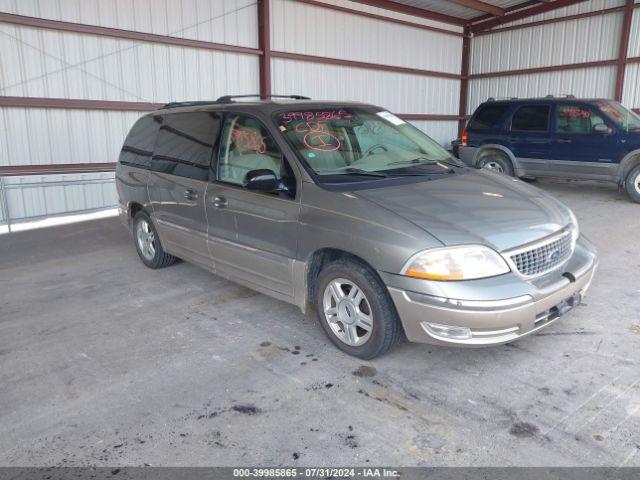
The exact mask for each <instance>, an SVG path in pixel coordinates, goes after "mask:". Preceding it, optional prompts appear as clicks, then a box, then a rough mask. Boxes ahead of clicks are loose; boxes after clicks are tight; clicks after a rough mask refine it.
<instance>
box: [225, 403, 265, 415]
mask: <svg viewBox="0 0 640 480" xmlns="http://www.w3.org/2000/svg"><path fill="white" fill-rule="evenodd" d="M231 410H233V411H234V412H238V413H242V414H243V415H258V414H259V413H262V410H260V409H259V408H258V407H255V406H253V405H234V406H233V407H231Z"/></svg>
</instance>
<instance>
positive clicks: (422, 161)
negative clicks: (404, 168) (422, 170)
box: [387, 157, 460, 167]
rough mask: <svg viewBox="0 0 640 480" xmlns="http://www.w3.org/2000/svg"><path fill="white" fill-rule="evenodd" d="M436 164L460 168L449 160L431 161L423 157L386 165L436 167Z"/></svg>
mask: <svg viewBox="0 0 640 480" xmlns="http://www.w3.org/2000/svg"><path fill="white" fill-rule="evenodd" d="M438 163H444V164H445V165H451V166H452V167H460V165H458V164H457V163H454V162H452V161H451V160H445V159H441V160H433V159H431V158H425V157H416V158H414V159H412V160H397V161H395V162H391V163H387V165H437V164H438Z"/></svg>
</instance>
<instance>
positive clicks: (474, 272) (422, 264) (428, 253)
mask: <svg viewBox="0 0 640 480" xmlns="http://www.w3.org/2000/svg"><path fill="white" fill-rule="evenodd" d="M509 271H510V268H509V266H508V265H507V262H505V260H504V259H503V258H502V257H501V256H500V255H499V254H498V253H497V252H496V251H494V250H492V249H490V248H489V247H485V246H483V245H460V246H457V247H444V248H434V249H432V250H425V251H423V252H420V253H417V254H416V255H414V256H413V257H411V258H410V259H409V261H408V262H407V263H406V265H405V266H404V268H403V269H402V272H401V273H402V274H403V275H407V276H409V277H416V278H426V279H429V280H473V279H474V278H485V277H495V276H496V275H502V274H504V273H508V272H509Z"/></svg>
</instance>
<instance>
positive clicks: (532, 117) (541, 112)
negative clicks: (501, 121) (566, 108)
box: [511, 105, 550, 132]
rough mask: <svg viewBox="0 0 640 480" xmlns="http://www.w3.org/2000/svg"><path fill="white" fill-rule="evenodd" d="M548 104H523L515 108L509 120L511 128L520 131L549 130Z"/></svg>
mask: <svg viewBox="0 0 640 480" xmlns="http://www.w3.org/2000/svg"><path fill="white" fill-rule="evenodd" d="M549 110H550V107H549V105H525V106H522V107H520V108H519V109H518V110H516V113H514V114H513V119H512V120H511V130H516V131H521V132H547V131H548V130H549Z"/></svg>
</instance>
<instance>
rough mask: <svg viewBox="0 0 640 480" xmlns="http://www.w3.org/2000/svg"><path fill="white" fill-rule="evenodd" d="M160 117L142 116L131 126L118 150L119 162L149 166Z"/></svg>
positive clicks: (136, 165) (141, 166)
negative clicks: (120, 148)
mask: <svg viewBox="0 0 640 480" xmlns="http://www.w3.org/2000/svg"><path fill="white" fill-rule="evenodd" d="M160 122H161V120H160V118H158V117H151V116H147V117H142V118H141V119H140V120H138V121H137V122H136V123H135V125H134V126H133V127H132V128H131V131H130V132H129V135H127V139H126V140H125V141H124V145H123V146H122V151H121V152H120V159H119V160H120V163H123V164H125V165H131V166H134V167H139V168H147V169H148V168H151V156H152V155H153V143H154V142H155V141H156V135H157V133H158V129H159V128H160Z"/></svg>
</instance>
